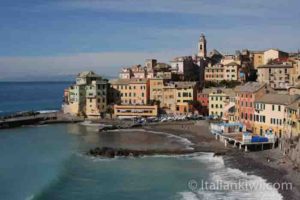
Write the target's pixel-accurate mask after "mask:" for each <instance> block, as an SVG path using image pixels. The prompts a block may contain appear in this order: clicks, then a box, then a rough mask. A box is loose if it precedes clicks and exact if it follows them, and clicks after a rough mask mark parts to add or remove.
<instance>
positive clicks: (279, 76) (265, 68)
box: [257, 63, 294, 89]
mask: <svg viewBox="0 0 300 200" xmlns="http://www.w3.org/2000/svg"><path fill="white" fill-rule="evenodd" d="M257 71H258V73H257V75H258V79H257V80H258V81H259V82H261V83H266V84H268V85H270V86H271V87H272V88H274V89H288V88H289V87H290V86H291V85H292V79H291V77H292V76H291V75H292V74H293V71H294V70H293V66H292V65H291V64H289V63H283V64H268V65H262V66H259V67H258V68H257Z"/></svg>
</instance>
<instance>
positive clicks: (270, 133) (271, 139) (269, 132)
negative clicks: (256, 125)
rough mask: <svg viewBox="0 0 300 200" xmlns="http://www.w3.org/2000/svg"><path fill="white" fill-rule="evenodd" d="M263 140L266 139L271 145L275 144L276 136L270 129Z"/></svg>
mask: <svg viewBox="0 0 300 200" xmlns="http://www.w3.org/2000/svg"><path fill="white" fill-rule="evenodd" d="M265 138H268V141H269V142H272V143H275V141H276V136H275V134H274V133H273V131H272V129H269V130H267V131H266V132H265Z"/></svg>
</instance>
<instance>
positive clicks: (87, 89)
mask: <svg viewBox="0 0 300 200" xmlns="http://www.w3.org/2000/svg"><path fill="white" fill-rule="evenodd" d="M64 94H65V97H64V103H63V111H64V113H66V114H71V115H84V116H87V117H88V118H99V117H100V116H102V115H103V114H104V113H105V112H106V110H107V104H108V99H107V97H108V81H107V80H106V79H103V78H102V77H101V76H99V75H97V74H95V73H94V72H92V71H87V72H82V73H79V74H78V75H77V77H76V84H74V85H72V86H70V87H69V88H67V89H66V90H65V93H64Z"/></svg>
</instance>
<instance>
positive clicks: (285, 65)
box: [257, 64, 293, 68]
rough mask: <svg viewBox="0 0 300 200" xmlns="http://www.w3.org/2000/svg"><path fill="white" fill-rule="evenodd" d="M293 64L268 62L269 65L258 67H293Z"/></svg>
mask: <svg viewBox="0 0 300 200" xmlns="http://www.w3.org/2000/svg"><path fill="white" fill-rule="evenodd" d="M292 67H293V66H292V65H290V64H268V65H261V66H258V67H257V68H292Z"/></svg>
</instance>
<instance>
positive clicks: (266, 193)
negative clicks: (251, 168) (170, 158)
mask: <svg viewBox="0 0 300 200" xmlns="http://www.w3.org/2000/svg"><path fill="white" fill-rule="evenodd" d="M189 159H195V160H198V161H199V162H201V163H203V164H205V165H207V166H208V168H209V170H210V171H211V172H210V173H209V174H210V176H209V178H208V180H203V181H206V182H208V183H209V184H214V186H218V187H222V186H223V187H224V186H225V187H226V186H233V189H229V190H224V188H222V189H217V190H208V189H207V188H206V189H205V188H204V189H203V188H201V187H199V185H201V183H200V182H201V180H199V182H198V188H197V190H196V191H190V192H186V191H184V192H180V193H179V195H181V199H183V200H185V199H226V200H227V199H228V200H234V199H253V200H254V199H260V200H269V199H272V200H281V199H283V197H282V195H281V194H280V193H279V192H278V191H277V190H276V189H275V188H273V187H272V186H271V184H270V183H268V182H267V181H266V180H265V179H263V178H261V177H259V176H256V175H248V174H247V173H245V172H242V171H241V170H239V169H233V168H227V167H226V166H225V164H224V160H223V158H222V157H219V156H218V157H214V156H213V153H201V154H199V155H195V154H194V156H191V157H189ZM238 184H241V185H242V186H244V187H243V188H242V189H241V190H239V188H236V187H234V186H237V185H238ZM249 186H250V187H249ZM235 188H236V189H235Z"/></svg>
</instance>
